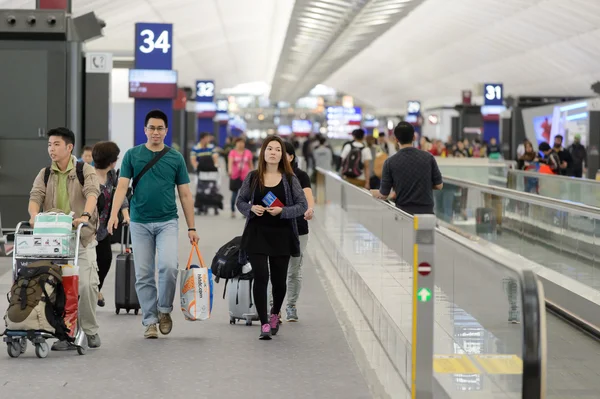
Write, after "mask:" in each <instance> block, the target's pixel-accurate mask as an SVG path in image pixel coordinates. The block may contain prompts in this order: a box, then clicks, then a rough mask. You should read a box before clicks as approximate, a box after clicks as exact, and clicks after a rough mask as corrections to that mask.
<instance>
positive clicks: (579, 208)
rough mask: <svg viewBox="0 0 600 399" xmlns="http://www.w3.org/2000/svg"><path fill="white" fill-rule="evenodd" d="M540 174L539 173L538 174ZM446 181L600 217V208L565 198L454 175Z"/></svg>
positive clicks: (575, 213) (530, 202) (591, 216)
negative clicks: (572, 201) (565, 199)
mask: <svg viewBox="0 0 600 399" xmlns="http://www.w3.org/2000/svg"><path fill="white" fill-rule="evenodd" d="M538 176H539V175H538ZM443 179H444V183H450V184H452V185H455V186H459V187H463V188H469V187H470V188H474V189H477V190H479V191H481V192H484V193H487V194H493V195H497V196H499V197H504V198H509V199H512V200H515V201H521V202H525V203H527V204H531V205H537V206H542V207H545V208H551V209H554V210H557V211H562V212H569V213H570V214H574V215H579V216H586V217H588V218H591V219H600V208H596V207H594V206H589V205H584V204H575V203H566V202H564V201H563V200H559V199H554V198H549V197H542V196H540V195H537V194H531V193H524V192H521V191H515V190H511V189H508V188H503V187H497V186H490V185H488V184H482V183H476V182H472V181H468V180H461V179H457V178H454V177H448V176H444V177H443Z"/></svg>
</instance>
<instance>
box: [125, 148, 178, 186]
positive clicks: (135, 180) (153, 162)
mask: <svg viewBox="0 0 600 399" xmlns="http://www.w3.org/2000/svg"><path fill="white" fill-rule="evenodd" d="M170 150H171V148H169V147H167V146H165V148H163V149H162V151H161V152H159V153H158V154H157V155H156V156H155V157H154V158H152V159H151V160H150V162H148V163H147V164H146V166H144V169H142V171H141V172H140V174H139V175H137V176H135V177H134V178H133V183H132V184H131V189H132V190H131V191H132V193H131V195H132V196H133V194H135V188H136V187H137V185H138V183H139V181H140V179H141V178H142V177H143V176H144V175H145V174H146V172H148V171H149V170H150V168H152V167H153V166H154V165H156V163H157V162H158V161H160V159H161V158H162V157H164V156H165V155H166V154H167V152H169V151H170Z"/></svg>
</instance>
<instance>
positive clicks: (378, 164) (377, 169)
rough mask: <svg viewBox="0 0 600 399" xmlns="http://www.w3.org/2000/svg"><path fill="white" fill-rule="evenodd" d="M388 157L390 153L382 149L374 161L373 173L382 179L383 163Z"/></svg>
mask: <svg viewBox="0 0 600 399" xmlns="http://www.w3.org/2000/svg"><path fill="white" fill-rule="evenodd" d="M386 159H388V154H386V153H385V152H383V151H381V152H379V153H378V154H377V156H376V157H375V160H374V161H373V173H374V174H375V176H377V177H379V178H380V179H381V176H383V164H384V163H385V161H386Z"/></svg>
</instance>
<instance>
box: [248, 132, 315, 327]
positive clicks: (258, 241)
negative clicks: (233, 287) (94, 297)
mask: <svg viewBox="0 0 600 399" xmlns="http://www.w3.org/2000/svg"><path fill="white" fill-rule="evenodd" d="M236 205H237V208H238V210H239V211H240V212H241V213H242V214H243V215H245V216H246V217H247V219H246V226H245V228H244V234H243V235H242V244H241V251H240V257H241V260H242V261H243V262H244V263H245V261H246V256H247V258H248V259H249V260H250V264H251V265H252V270H253V271H254V286H253V296H254V304H255V305H256V309H257V311H258V315H259V317H260V323H261V333H260V339H271V335H275V334H277V331H278V330H279V317H278V314H279V312H280V310H281V305H282V304H283V299H284V298H285V294H286V289H287V287H286V280H287V271H288V264H289V261H290V257H292V256H300V241H299V238H298V237H299V234H298V225H297V222H296V218H298V217H300V216H303V215H304V213H305V212H306V211H307V209H308V205H307V202H306V197H305V196H304V192H303V191H302V187H301V186H300V182H299V181H298V178H297V177H296V176H295V175H294V172H293V171H292V167H291V165H290V162H289V161H288V159H287V157H286V156H285V145H284V143H283V141H282V140H281V139H280V138H279V137H278V136H270V137H268V138H266V139H265V141H264V142H263V145H262V147H261V150H260V155H259V158H258V170H256V171H253V172H251V173H250V174H249V175H248V176H247V177H246V179H245V180H244V183H243V184H242V188H241V189H240V192H239V194H238V198H237V203H236ZM269 268H270V275H271V284H272V285H273V307H272V308H271V311H270V315H268V314H267V285H268V282H269Z"/></svg>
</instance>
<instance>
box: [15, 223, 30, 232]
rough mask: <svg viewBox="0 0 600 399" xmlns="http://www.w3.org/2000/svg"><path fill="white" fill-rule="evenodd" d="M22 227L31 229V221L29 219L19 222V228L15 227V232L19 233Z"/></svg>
mask: <svg viewBox="0 0 600 399" xmlns="http://www.w3.org/2000/svg"><path fill="white" fill-rule="evenodd" d="M21 228H23V230H31V229H32V227H31V223H29V220H24V221H22V222H19V223H18V224H17V228H16V229H15V234H19V232H20V230H21Z"/></svg>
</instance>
